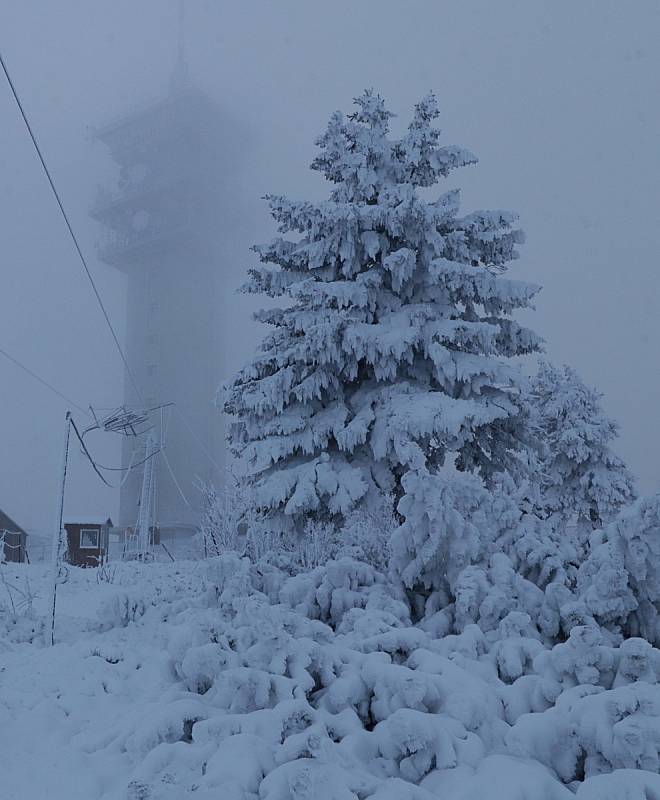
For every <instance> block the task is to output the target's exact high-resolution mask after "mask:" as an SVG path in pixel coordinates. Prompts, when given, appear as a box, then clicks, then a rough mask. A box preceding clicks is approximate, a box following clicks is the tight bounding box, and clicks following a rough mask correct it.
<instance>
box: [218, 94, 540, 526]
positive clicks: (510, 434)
mask: <svg viewBox="0 0 660 800" xmlns="http://www.w3.org/2000/svg"><path fill="white" fill-rule="evenodd" d="M355 103H356V111H355V112H354V113H353V114H351V115H350V116H349V117H348V118H345V117H344V116H342V115H341V114H340V113H336V114H334V115H333V116H332V118H331V120H330V122H329V124H328V127H327V130H326V131H325V133H324V134H323V135H322V136H321V137H320V139H319V140H318V144H319V146H320V148H321V153H320V154H319V155H318V157H317V158H316V159H315V160H314V162H313V164H312V167H313V168H314V169H316V170H318V171H319V172H321V173H322V174H323V175H324V176H325V177H326V178H327V179H328V180H329V181H330V182H331V183H332V184H334V187H333V190H332V192H331V195H330V199H329V200H327V201H324V202H305V201H291V200H289V199H287V198H285V197H278V196H270V197H269V202H270V208H271V213H272V215H273V217H274V219H275V221H276V222H277V223H278V225H279V228H280V231H281V232H282V233H283V234H289V235H290V238H284V237H279V238H277V239H275V240H274V241H273V242H271V243H270V244H269V245H265V246H260V247H257V248H255V249H256V252H257V253H258V254H259V256H260V258H261V260H262V262H264V264H271V265H274V267H275V268H274V269H272V268H269V267H267V266H264V267H260V268H257V269H254V270H252V272H251V277H250V281H249V283H248V284H247V287H246V290H247V291H250V292H256V293H261V294H266V295H269V296H271V297H285V298H287V299H288V301H289V302H288V304H287V305H286V306H285V307H283V308H276V309H270V310H267V311H263V312H261V313H260V314H259V315H258V319H260V320H261V321H262V322H264V323H266V324H269V325H271V326H273V331H272V333H271V334H270V335H269V336H267V337H266V339H264V341H263V343H262V346H261V350H260V352H259V353H258V355H257V357H256V358H255V359H254V360H253V362H252V363H251V364H250V365H249V366H247V367H246V368H244V369H243V370H241V371H240V372H239V373H238V375H237V376H236V377H235V379H234V380H233V382H232V383H231V384H230V385H229V387H228V390H227V393H226V399H225V404H224V408H225V411H226V412H228V413H229V414H231V415H233V416H234V421H233V423H232V425H231V427H230V442H231V445H232V449H233V451H234V453H235V455H236V456H238V457H240V458H242V459H243V460H244V461H245V462H246V463H247V464H248V470H249V476H250V481H251V483H252V484H253V486H254V488H255V492H256V497H257V498H258V499H257V504H258V506H259V507H260V508H261V509H263V510H264V512H265V513H266V515H267V516H268V518H269V519H270V520H271V521H272V524H273V525H277V526H280V527H282V528H284V529H294V530H296V531H297V532H298V533H299V534H302V532H303V529H304V526H305V524H306V523H307V521H308V520H309V519H310V518H314V519H315V520H316V521H319V522H325V523H332V524H339V525H341V524H342V523H343V521H344V519H345V517H346V515H347V514H349V513H350V512H351V511H352V509H353V508H355V507H356V505H358V504H359V503H360V502H362V501H363V500H364V499H365V498H368V497H369V496H372V495H373V494H377V493H379V492H385V493H393V494H394V495H395V496H396V497H397V498H399V497H400V496H401V494H402V492H403V486H402V478H403V476H404V475H405V474H406V472H408V471H409V470H411V469H424V468H428V469H430V470H431V471H435V470H436V469H437V468H439V467H440V466H442V465H443V464H444V463H445V462H446V461H447V460H449V461H451V460H452V459H454V460H455V463H456V467H458V469H460V470H469V471H476V472H479V473H481V475H482V476H483V477H484V478H485V479H486V480H487V481H488V480H490V478H491V476H492V475H493V474H494V473H495V472H498V471H501V470H510V471H512V472H519V471H520V469H521V467H522V465H523V463H524V459H522V460H521V459H520V458H519V456H518V455H517V451H520V450H524V449H525V448H526V447H527V436H526V426H525V424H523V421H524V416H525V414H526V407H525V403H524V402H523V399H522V396H521V394H522V393H521V387H522V383H523V381H522V378H521V376H520V373H519V371H518V370H517V369H515V368H513V367H512V366H510V365H508V364H507V363H506V362H507V359H509V358H510V357H513V356H517V355H521V354H524V353H529V352H533V351H535V350H537V349H538V347H539V339H538V337H537V336H536V335H535V334H534V333H532V332H531V331H529V330H527V329H525V328H523V327H521V326H520V325H519V324H518V323H516V322H515V321H513V320H512V319H511V317H510V315H511V313H512V312H513V311H515V310H516V309H518V308H525V307H527V306H529V304H530V302H531V299H532V297H533V296H534V295H535V293H536V292H537V291H538V289H537V287H534V286H531V285H529V284H525V283H522V282H520V281H514V280H508V279H505V278H504V277H502V276H501V274H500V273H501V272H502V271H503V270H504V269H505V266H506V264H507V263H508V262H509V261H511V260H512V259H514V258H516V256H517V252H516V245H517V244H518V243H519V242H521V241H522V234H521V232H520V231H519V230H518V229H517V228H516V227H515V223H516V217H515V215H513V214H510V213H508V212H504V211H479V212H475V213H472V214H468V215H467V216H460V215H459V195H458V192H457V191H456V190H450V191H448V192H446V193H444V194H441V195H440V196H439V197H438V198H435V199H432V200H426V199H425V196H426V190H427V189H428V188H429V187H432V186H434V185H436V184H437V183H439V182H440V181H441V180H442V179H443V178H445V177H446V176H447V174H448V173H449V172H450V171H451V170H453V169H454V168H456V167H461V166H464V165H467V164H472V163H475V161H476V159H475V157H474V156H473V155H472V154H471V153H469V152H468V151H466V150H463V149H461V148H458V147H452V146H450V147H446V146H441V145H440V144H439V137H440V131H439V130H438V129H437V128H436V127H435V125H434V123H435V119H436V118H437V116H438V110H437V104H436V100H435V97H434V96H433V95H429V96H428V97H426V98H424V99H423V100H422V101H421V102H420V103H419V104H418V105H417V106H416V108H415V112H414V114H413V118H412V121H411V123H410V125H409V127H408V131H407V132H406V133H405V135H404V136H403V137H402V138H400V139H392V138H390V136H389V130H388V129H389V119H390V117H391V116H392V115H391V113H390V112H389V111H388V110H387V109H386V108H385V104H384V102H383V100H382V99H381V98H380V97H379V96H378V95H376V94H375V93H374V92H372V91H367V92H365V93H364V94H362V95H361V96H360V97H358V98H357V99H356V101H355ZM421 190H424V191H423V192H422V191H421Z"/></svg>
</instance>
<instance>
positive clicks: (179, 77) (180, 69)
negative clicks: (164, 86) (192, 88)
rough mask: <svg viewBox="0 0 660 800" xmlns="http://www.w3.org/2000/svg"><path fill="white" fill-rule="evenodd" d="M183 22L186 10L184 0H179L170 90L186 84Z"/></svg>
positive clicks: (177, 89) (186, 65) (186, 72)
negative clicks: (174, 62) (175, 50)
mask: <svg viewBox="0 0 660 800" xmlns="http://www.w3.org/2000/svg"><path fill="white" fill-rule="evenodd" d="M185 23H186V12H185V5H184V0H179V24H178V31H177V57H176V66H175V67H174V72H173V74H172V81H171V87H170V88H171V90H172V91H173V92H176V91H181V89H185V87H186V86H187V85H188V64H187V63H186V52H185Z"/></svg>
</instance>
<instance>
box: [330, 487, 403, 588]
mask: <svg viewBox="0 0 660 800" xmlns="http://www.w3.org/2000/svg"><path fill="white" fill-rule="evenodd" d="M398 527H399V522H398V520H397V519H396V517H395V514H394V497H393V496H392V495H380V496H377V497H376V498H374V500H373V501H372V503H370V504H369V505H367V504H362V505H360V506H359V507H358V508H356V509H354V510H353V511H352V512H351V513H350V514H347V516H346V521H345V523H344V526H343V527H342V529H341V531H340V540H341V548H340V552H341V553H342V554H343V555H348V556H350V557H351V558H354V559H356V560H357V561H364V562H365V563H366V564H370V565H371V566H372V567H373V568H374V569H377V570H378V571H379V572H383V573H386V572H387V571H388V569H389V564H390V543H391V539H392V536H393V534H394V531H395V530H396V529H397V528H398Z"/></svg>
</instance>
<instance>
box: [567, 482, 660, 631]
mask: <svg viewBox="0 0 660 800" xmlns="http://www.w3.org/2000/svg"><path fill="white" fill-rule="evenodd" d="M578 588H579V591H580V595H581V598H582V600H583V602H584V604H585V606H586V608H587V609H588V610H589V612H590V613H591V614H593V616H594V617H595V618H596V619H597V620H598V621H599V622H601V623H602V624H605V625H609V626H614V629H615V630H617V631H620V632H621V633H622V634H623V635H624V636H627V637H628V636H642V637H643V638H644V639H646V640H647V641H649V642H651V643H652V644H657V643H658V642H659V641H660V628H659V625H658V622H659V611H660V494H656V495H652V496H651V497H644V498H641V499H640V500H638V501H636V502H635V503H634V504H633V505H632V506H631V507H630V508H627V509H625V510H624V511H622V512H621V513H620V514H619V516H618V517H617V518H616V519H615V520H614V522H612V523H611V524H610V525H608V526H607V528H605V529H604V530H603V531H600V532H597V533H595V534H593V535H592V539H591V552H590V554H589V557H588V558H587V559H586V561H585V563H584V564H583V565H582V566H581V567H580V571H579V574H578Z"/></svg>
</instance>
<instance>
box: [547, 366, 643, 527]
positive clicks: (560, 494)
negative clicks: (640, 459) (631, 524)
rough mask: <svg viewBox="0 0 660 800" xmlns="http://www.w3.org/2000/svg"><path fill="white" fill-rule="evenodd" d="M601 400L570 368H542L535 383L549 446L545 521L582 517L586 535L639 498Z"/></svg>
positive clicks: (614, 426) (612, 422)
mask: <svg viewBox="0 0 660 800" xmlns="http://www.w3.org/2000/svg"><path fill="white" fill-rule="evenodd" d="M601 398H602V395H601V394H600V393H599V392H597V391H596V390H595V389H592V388H591V387H589V386H587V385H586V384H585V383H584V382H583V381H582V380H581V379H580V376H579V375H578V374H577V372H575V370H573V369H571V368H570V367H568V366H564V367H561V368H557V367H554V366H552V365H550V364H547V363H542V364H541V366H540V369H539V371H538V374H537V375H536V377H535V379H534V381H533V386H532V401H533V405H534V407H535V409H536V412H537V413H536V417H537V422H538V426H539V435H540V438H541V440H542V442H543V444H544V445H545V447H544V451H543V457H542V459H541V471H542V478H541V481H540V493H541V498H540V509H539V510H540V512H541V516H543V517H546V518H548V517H550V518H551V517H555V518H556V517H559V518H561V520H562V521H563V522H566V521H568V520H570V519H571V518H574V519H575V518H576V521H577V524H578V527H579V528H582V529H584V530H591V529H592V528H600V527H602V526H603V525H604V524H605V523H607V522H609V521H610V520H611V519H613V517H615V516H616V514H617V513H618V512H619V510H620V509H621V508H622V507H624V506H626V505H629V504H630V503H632V501H633V500H634V499H635V489H634V482H633V478H632V476H631V474H630V472H629V471H628V469H627V468H626V466H625V464H624V463H623V461H622V460H621V459H620V458H619V457H618V456H617V455H616V454H615V453H614V452H613V451H612V448H611V444H612V441H613V440H614V439H615V438H616V437H617V436H618V426H617V424H616V423H615V422H614V421H613V420H611V419H610V418H609V417H607V416H606V415H605V414H604V412H603V408H602V405H601Z"/></svg>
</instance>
